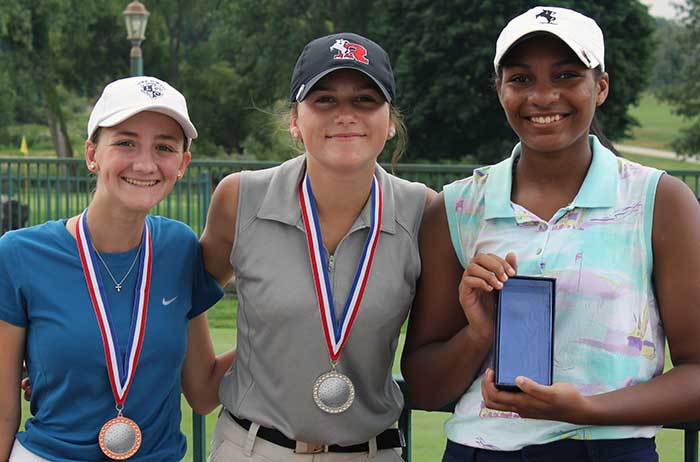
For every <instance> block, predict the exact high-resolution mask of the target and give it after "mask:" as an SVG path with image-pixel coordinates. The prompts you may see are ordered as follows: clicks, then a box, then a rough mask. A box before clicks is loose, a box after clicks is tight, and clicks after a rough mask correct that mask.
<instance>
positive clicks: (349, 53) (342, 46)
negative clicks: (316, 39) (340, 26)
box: [330, 39, 369, 64]
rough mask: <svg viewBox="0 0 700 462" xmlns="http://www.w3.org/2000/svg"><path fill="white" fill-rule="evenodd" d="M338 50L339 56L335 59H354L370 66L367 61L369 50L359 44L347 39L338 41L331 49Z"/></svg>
mask: <svg viewBox="0 0 700 462" xmlns="http://www.w3.org/2000/svg"><path fill="white" fill-rule="evenodd" d="M330 50H331V51H333V50H336V51H337V52H338V54H336V55H335V56H333V59H352V60H355V61H357V62H360V63H362V64H369V60H368V59H367V49H366V48H365V47H363V46H362V45H358V44H357V43H352V42H350V41H348V40H345V39H338V40H336V41H335V43H334V44H333V45H332V46H331V48H330Z"/></svg>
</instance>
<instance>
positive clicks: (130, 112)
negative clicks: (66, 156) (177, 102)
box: [90, 105, 197, 140]
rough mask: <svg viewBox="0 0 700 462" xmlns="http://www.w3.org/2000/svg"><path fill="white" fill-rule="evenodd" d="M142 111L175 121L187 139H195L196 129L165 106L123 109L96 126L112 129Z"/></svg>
mask: <svg viewBox="0 0 700 462" xmlns="http://www.w3.org/2000/svg"><path fill="white" fill-rule="evenodd" d="M144 111H151V112H158V113H160V114H165V115H166V116H168V117H171V118H173V119H175V121H176V122H177V123H179V124H180V126H181V127H182V131H183V132H184V133H185V137H187V138H188V139H190V140H193V139H195V138H197V129H196V128H194V125H192V122H190V121H189V120H188V119H186V118H184V117H182V115H181V114H180V113H178V112H177V111H173V110H172V109H171V108H170V107H167V106H157V105H148V106H140V107H133V108H129V109H124V110H122V111H119V112H115V113H114V114H112V115H110V116H109V117H107V118H106V119H104V120H102V121H101V122H100V123H99V124H97V126H98V127H114V126H115V125H118V124H120V123H122V122H124V121H125V120H126V119H128V118H129V117H133V116H135V115H136V114H138V113H140V112H144ZM95 128H97V127H95ZM93 131H94V130H93ZM90 136H92V134H90Z"/></svg>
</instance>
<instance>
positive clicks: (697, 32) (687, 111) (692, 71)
mask: <svg viewBox="0 0 700 462" xmlns="http://www.w3.org/2000/svg"><path fill="white" fill-rule="evenodd" d="M678 8H679V9H680V12H681V20H680V22H681V27H682V29H681V31H680V33H679V34H678V38H679V41H678V44H677V46H678V47H679V49H680V50H681V53H682V54H683V55H684V59H683V63H682V66H681V69H680V71H679V72H678V74H677V75H676V78H675V83H673V84H671V85H668V86H667V87H666V89H665V90H663V91H662V92H661V97H662V99H664V100H666V101H668V102H669V103H671V104H672V105H673V106H674V110H675V111H676V112H677V113H678V114H680V115H682V116H684V117H686V118H688V119H690V120H691V121H692V123H691V124H690V126H688V127H685V128H682V129H681V130H680V133H679V134H678V137H677V138H676V139H675V140H674V141H673V142H672V147H673V149H674V150H676V151H677V152H678V153H680V154H683V155H695V156H698V155H700V81H699V80H698V72H700V0H686V1H685V4H684V5H682V6H679V7H678Z"/></svg>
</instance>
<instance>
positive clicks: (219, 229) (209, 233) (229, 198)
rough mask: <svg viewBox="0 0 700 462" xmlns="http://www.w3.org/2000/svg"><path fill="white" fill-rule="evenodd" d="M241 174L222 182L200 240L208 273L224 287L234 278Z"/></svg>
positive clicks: (217, 189) (235, 174) (210, 207)
mask: <svg viewBox="0 0 700 462" xmlns="http://www.w3.org/2000/svg"><path fill="white" fill-rule="evenodd" d="M240 178H241V177H240V174H239V173H233V174H231V175H229V176H227V177H226V178H224V179H223V180H221V182H220V183H219V185H218V186H217V187H216V190H214V194H213V195H212V198H211V204H210V205H209V213H208V215H207V224H206V226H205V227H204V232H203V233H202V237H201V238H200V240H199V241H200V244H201V245H202V255H203V256H204V263H205V265H206V267H207V271H209V273H211V275H212V276H214V278H215V279H216V280H217V282H218V283H219V284H220V285H221V286H222V287H223V286H224V285H226V283H228V281H230V280H231V278H232V277H233V267H232V266H231V263H230V261H229V257H230V256H231V249H232V248H233V239H234V237H235V232H236V214H237V212H238V189H239V186H240V181H241V180H240Z"/></svg>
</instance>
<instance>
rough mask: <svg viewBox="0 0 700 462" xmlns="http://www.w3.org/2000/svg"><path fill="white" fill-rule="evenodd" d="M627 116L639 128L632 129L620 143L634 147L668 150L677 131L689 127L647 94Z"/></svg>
mask: <svg viewBox="0 0 700 462" xmlns="http://www.w3.org/2000/svg"><path fill="white" fill-rule="evenodd" d="M629 114H630V115H632V116H633V117H634V118H635V119H637V120H638V121H639V124H640V127H635V128H634V129H632V133H631V135H632V136H631V137H630V138H629V139H625V140H622V141H623V142H624V143H626V144H632V145H635V146H643V147H646V148H655V149H666V150H670V149H671V141H672V140H673V138H674V137H675V136H676V134H677V133H678V130H679V129H680V128H682V127H684V126H687V125H689V123H688V122H687V121H686V120H684V119H683V118H682V117H681V116H679V115H676V114H674V113H673V111H672V108H671V106H669V105H668V104H666V103H664V102H662V101H659V100H658V99H657V98H656V97H655V96H654V95H653V94H651V93H648V92H647V93H644V94H643V95H642V97H641V98H640V101H639V105H637V106H633V107H631V108H630V109H629Z"/></svg>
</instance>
